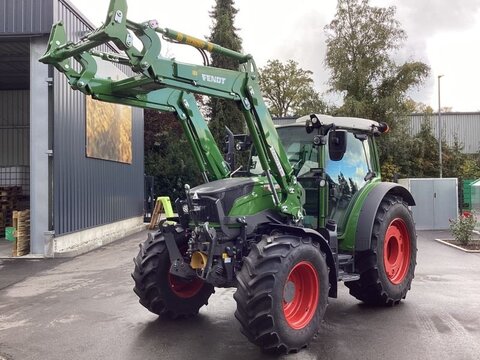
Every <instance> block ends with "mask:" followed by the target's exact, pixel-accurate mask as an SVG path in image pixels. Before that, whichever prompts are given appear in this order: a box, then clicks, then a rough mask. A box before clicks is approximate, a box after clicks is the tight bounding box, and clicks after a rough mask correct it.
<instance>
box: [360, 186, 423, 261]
mask: <svg viewBox="0 0 480 360" xmlns="http://www.w3.org/2000/svg"><path fill="white" fill-rule="evenodd" d="M386 195H396V196H399V197H401V198H402V199H403V201H405V202H406V203H407V204H408V205H409V206H414V205H415V200H414V199H413V196H412V194H411V193H410V192H409V191H408V190H407V188H405V187H403V186H401V185H399V184H395V183H390V182H381V183H378V185H377V186H375V187H374V188H373V189H372V190H371V191H370V193H369V194H368V195H367V197H366V199H365V201H364V203H363V206H362V209H361V210H360V215H359V217H358V223H357V229H356V232H355V252H359V251H365V250H369V249H370V245H371V241H372V231H373V223H374V221H375V215H376V214H377V210H378V207H379V206H380V203H381V202H382V200H383V198H384V197H385V196H386Z"/></svg>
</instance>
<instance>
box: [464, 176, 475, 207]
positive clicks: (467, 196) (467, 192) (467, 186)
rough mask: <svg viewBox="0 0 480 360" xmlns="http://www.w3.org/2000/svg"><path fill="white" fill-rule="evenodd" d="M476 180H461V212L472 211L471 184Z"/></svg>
mask: <svg viewBox="0 0 480 360" xmlns="http://www.w3.org/2000/svg"><path fill="white" fill-rule="evenodd" d="M475 181H476V180H463V206H462V208H463V210H472V184H473V183H474V182H475Z"/></svg>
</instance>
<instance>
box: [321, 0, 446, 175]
mask: <svg viewBox="0 0 480 360" xmlns="http://www.w3.org/2000/svg"><path fill="white" fill-rule="evenodd" d="M325 31H326V36H327V54H326V65H327V66H328V67H329V68H330V70H331V78H330V81H329V83H330V87H331V88H330V90H331V91H333V92H340V93H341V94H342V95H343V105H342V106H341V107H339V108H338V109H337V110H336V112H335V115H347V116H357V117H365V118H368V119H372V120H376V121H385V122H387V123H388V124H389V126H390V129H391V132H390V134H388V135H387V136H382V137H381V139H380V159H381V162H382V163H384V162H386V163H387V164H388V166H387V167H386V169H387V168H388V169H389V170H392V169H393V167H392V166H395V167H396V168H398V169H399V171H400V176H407V175H409V174H411V172H412V169H417V170H418V171H419V173H429V172H430V171H431V170H432V168H431V165H432V164H431V163H430V161H431V160H433V159H430V158H429V157H430V156H433V153H434V152H433V151H432V148H425V147H424V145H422V144H420V141H419V140H417V141H413V140H412V138H411V136H410V134H409V119H408V116H407V115H409V114H410V113H411V112H412V110H413V107H412V103H413V104H414V102H412V101H411V100H410V99H409V98H408V96H407V93H408V91H409V90H410V89H412V88H413V87H415V86H418V85H420V84H421V83H422V82H423V81H424V80H425V79H426V77H427V76H428V75H429V72H430V68H429V67H428V66H427V65H426V64H424V63H422V62H419V61H408V62H405V63H403V64H397V63H396V62H395V61H394V58H393V56H394V52H395V51H396V50H398V49H399V48H400V47H401V46H402V44H403V41H404V40H405V39H406V37H407V35H406V33H405V31H404V30H403V29H402V28H401V27H400V23H399V22H398V21H397V20H396V19H395V7H393V6H392V7H388V8H381V7H375V6H370V4H369V0H338V4H337V12H336V14H335V17H334V19H333V20H332V21H331V22H330V24H328V25H327V26H326V27H325ZM426 134H427V132H423V133H422V135H426ZM426 140H428V141H430V140H433V141H435V139H434V138H433V139H431V138H428V139H426ZM414 153H415V154H414ZM423 161H426V162H427V163H428V164H427V165H428V166H426V167H425V166H424V164H423ZM437 165H438V163H437ZM432 166H433V165H432ZM419 173H417V174H415V176H420V175H419Z"/></svg>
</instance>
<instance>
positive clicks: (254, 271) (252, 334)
mask: <svg viewBox="0 0 480 360" xmlns="http://www.w3.org/2000/svg"><path fill="white" fill-rule="evenodd" d="M237 281H238V287H237V291H236V293H235V295H234V298H235V301H236V302H237V311H236V312H235V317H236V318H237V319H238V320H239V322H240V324H241V329H242V333H243V334H244V335H245V336H246V337H247V338H248V339H249V340H250V341H251V342H253V343H254V344H256V345H258V346H260V347H261V348H262V349H263V350H265V351H267V352H273V353H290V352H296V351H298V350H300V349H301V348H304V347H306V346H307V345H308V344H309V342H310V341H311V340H312V338H313V337H314V335H315V334H316V333H317V331H318V330H319V328H320V324H321V321H322V319H323V316H324V314H325V310H326V307H327V298H328V290H329V282H328V268H327V264H326V260H325V257H324V254H323V253H322V252H321V250H320V247H319V245H318V244H316V243H313V242H312V241H311V240H310V239H302V238H297V237H292V236H288V235H285V236H278V237H275V236H271V237H268V238H266V239H264V240H262V241H260V242H259V243H258V244H256V245H253V246H252V249H251V251H250V253H249V255H248V256H247V257H246V258H245V259H244V265H243V267H242V269H241V271H240V272H239V274H238V275H237Z"/></svg>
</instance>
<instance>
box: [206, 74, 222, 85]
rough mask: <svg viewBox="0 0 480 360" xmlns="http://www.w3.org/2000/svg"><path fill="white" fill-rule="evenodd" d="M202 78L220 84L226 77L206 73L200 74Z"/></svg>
mask: <svg viewBox="0 0 480 360" xmlns="http://www.w3.org/2000/svg"><path fill="white" fill-rule="evenodd" d="M202 79H203V81H207V82H211V83H216V84H222V85H223V84H225V80H227V79H226V78H224V77H221V76H214V75H208V74H202Z"/></svg>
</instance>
